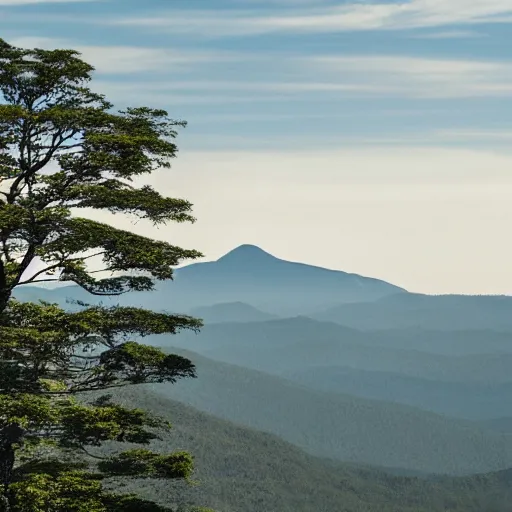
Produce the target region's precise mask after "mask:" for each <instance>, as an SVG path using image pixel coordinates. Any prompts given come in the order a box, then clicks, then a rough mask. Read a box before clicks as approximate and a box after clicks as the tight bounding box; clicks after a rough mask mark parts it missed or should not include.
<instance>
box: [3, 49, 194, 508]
mask: <svg viewBox="0 0 512 512" xmlns="http://www.w3.org/2000/svg"><path fill="white" fill-rule="evenodd" d="M92 71H93V67H92V66H90V65H89V64H87V63H85V62H83V61H82V60H81V59H80V58H79V53H78V52H76V51H73V50H52V51H49V50H42V49H33V50H26V49H21V48H15V47H13V46H11V45H9V44H7V43H6V42H5V41H3V40H2V39H0V182H1V183H2V191H0V481H5V483H6V486H5V487H6V488H5V490H3V489H2V491H3V496H0V501H1V500H2V499H3V502H2V503H0V508H2V506H3V507H4V508H6V507H7V505H6V503H9V506H8V507H7V508H8V509H9V511H10V512H29V511H30V512H50V511H51V512H107V511H119V512H120V511H121V510H123V511H130V510H132V511H135V510H137V512H163V511H165V510H170V509H168V508H165V507H162V506H161V505H159V504H157V503H155V502H153V501H148V500H144V499H142V498H139V497H137V496H136V495H133V494H126V495H119V494H112V492H110V491H108V490H107V489H106V487H104V479H105V478H106V477H107V476H112V475H120V474H122V475H124V476H125V477H129V476H133V477H135V476H149V475H150V476H152V477H154V478H155V477H157V478H162V479H174V480H176V479H177V480H179V479H181V480H184V481H188V480H189V479H190V476H191V474H192V471H193V459H192V456H191V455H189V454H187V453H185V452H183V451H181V450H178V451H176V452H173V453H158V454H157V453H153V452H152V451H151V450H150V449H149V448H148V449H143V450H141V449H139V450H136V449H132V450H129V451H125V452H122V453H121V454H119V455H117V456H110V457H107V458H106V459H105V458H103V457H101V456H98V455H95V454H93V453H91V452H90V451H89V450H90V449H93V450H94V449H96V450H97V449H98V448H99V447H101V446H102V445H103V444H104V443H106V442H116V443H137V444H142V445H149V444H150V443H151V442H152V441H154V440H156V439H158V438H159V436H160V435H161V432H163V431H165V430H168V429H169V428H170V424H169V422H168V421H163V420H161V419H159V418H157V417H154V416H152V415H150V414H148V413H146V412H145V411H144V410H143V409H134V408H131V407H128V406H121V405H119V404H114V403H112V402H111V401H110V399H109V396H108V395H103V396H99V397H97V398H96V400H95V401H94V402H92V403H87V402H86V401H84V400H83V395H81V394H80V393H83V392H87V391H93V390H97V391H102V390H105V389H109V388H118V387H123V386H126V385H130V384H135V383H157V382H171V383H172V382H175V381H176V380H177V379H180V378H185V377H195V367H194V365H193V364H192V362H191V361H189V360H188V359H186V358H183V357H180V356H177V355H172V354H165V353H163V352H161V351H160V350H158V349H155V348H152V347H149V346H145V345H142V344H140V343H138V342H137V338H141V337H144V336H148V335H152V334H163V333H168V334H174V333H176V332H178V331H180V330H182V329H192V330H197V329H199V327H201V322H200V321H198V320H197V319H194V318H192V317H189V316H186V315H168V314H163V313H155V312H151V311H147V310H144V309H141V308H128V307H118V306H115V307H110V308H106V307H102V306H92V307H89V306H88V305H87V304H84V303H81V304H80V306H82V309H80V310H79V311H75V312H73V313H70V312H67V311H64V310H62V309H61V308H59V307H58V306H57V305H54V304H49V303H46V302H40V303H38V304H35V303H20V302H18V301H16V300H14V299H12V298H11V294H12V292H13V290H14V288H15V287H17V286H18V287H19V286H22V285H26V284H30V283H38V282H44V281H69V282H74V283H76V284H78V285H79V286H81V287H82V288H83V289H84V290H85V291H87V292H89V293H90V294H93V295H119V294H122V293H126V292H129V291H148V290H153V289H154V286H155V281H156V280H166V279H172V277H173V267H174V266H176V265H178V264H180V263H181V262H182V261H183V260H184V259H194V258H198V257H201V256H202V254H201V253H199V252H198V251H195V250H186V249H182V248H180V247H176V246H173V245H171V244H169V243H167V242H162V241H156V240H153V239H151V238H148V237H144V236H140V235H137V234H135V233H132V232H129V231H125V230H121V229H117V228H115V227H114V226H111V225H109V224H106V223H102V222H97V221H93V220H90V219H88V218H83V217H80V214H81V212H83V211H84V209H93V210H100V211H105V212H108V213H111V214H114V215H116V214H119V213H122V214H129V215H131V216H133V217H136V218H139V219H144V220H146V221H149V222H151V223H153V224H155V225H159V224H165V223H167V222H170V221H173V222H194V221H195V219H194V217H193V216H192V215H191V210H192V205H191V204H190V203H189V202H188V201H186V200H184V199H176V198H168V197H164V196H162V195H161V194H160V193H159V192H158V191H157V190H155V189H153V188H152V187H150V186H148V185H145V186H137V185H136V184H135V181H134V179H135V178H137V177H139V176H142V175H147V174H150V173H152V172H153V171H155V170H156V169H157V168H164V169H165V168H169V167H170V159H171V158H174V157H175V156H176V153H177V147H176V145H175V143H174V139H175V138H176V135H177V132H176V128H177V127H184V126H185V123H184V122H182V121H174V120H170V119H168V118H167V112H165V111H164V110H157V109H150V108H147V107H137V108H128V109H127V110H126V111H120V112H118V113H115V112H113V111H112V104H111V103H109V102H108V101H107V100H106V99H105V97H104V96H103V95H101V94H96V93H93V92H92V91H91V90H90V89H89V88H88V87H87V86H86V83H87V82H89V81H90V79H91V72H92ZM2 99H3V101H1V100H2ZM98 262H100V263H99V264H100V268H97V267H98ZM36 263H38V266H37V267H36V268H40V269H39V270H37V271H33V270H31V269H32V268H34V264H36ZM99 460H100V461H101V462H98V461H99ZM6 500H7V501H6Z"/></svg>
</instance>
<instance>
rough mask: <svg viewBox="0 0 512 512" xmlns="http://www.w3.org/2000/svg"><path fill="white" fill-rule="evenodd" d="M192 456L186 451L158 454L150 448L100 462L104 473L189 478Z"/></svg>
mask: <svg viewBox="0 0 512 512" xmlns="http://www.w3.org/2000/svg"><path fill="white" fill-rule="evenodd" d="M192 465H193V461H192V457H191V455H190V454H188V453H186V452H177V453H173V454H171V455H157V454H155V453H153V452H151V451H149V450H144V449H140V448H139V449H136V450H130V451H127V452H124V453H121V454H119V455H117V456H115V457H111V458H110V460H106V461H103V462H101V463H100V464H99V467H100V469H101V470H102V471H103V472H104V473H110V474H111V475H116V476H122V475H130V476H136V475H142V476H153V477H154V476H159V477H163V478H189V477H190V476H191V474H192Z"/></svg>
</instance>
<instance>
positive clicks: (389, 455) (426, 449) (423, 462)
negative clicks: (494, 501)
mask: <svg viewBox="0 0 512 512" xmlns="http://www.w3.org/2000/svg"><path fill="white" fill-rule="evenodd" d="M168 350H169V351H171V352H175V353H179V354H182V355H184V356H186V357H189V358H190V359H191V360H192V361H194V363H195V364H196V365H197V372H198V378H197V379H194V380H187V381H179V382H177V383H176V384H174V385H167V384H160V385H155V387H154V389H155V390H156V391H158V392H159V393H161V394H163V395H165V396H166V397H167V398H171V399H173V400H178V401H180V402H182V403H185V404H187V405H191V406H193V407H196V408H198V409H199V410H202V411H204V412H207V413H210V414H214V415H215V416H217V417H221V418H223V419H226V420H229V421H234V422H236V423H238V424H241V425H245V426H249V427H252V428H256V429H258V430H262V431H266V432H269V433H273V434H276V435H278V436H279V437H281V438H282V439H285V440H286V441H288V442H291V443H293V444H294V445H296V446H298V447H300V448H302V449H304V450H306V451H307V452H309V453H311V454H313V455H316V456H321V457H330V458H336V459H338V460H343V461H352V462H358V463H365V464H371V465H378V466H387V467H397V468H404V469H408V470H415V471H422V472H430V473H447V474H453V475H464V474H470V473H478V472H487V471H495V470H500V469H506V468H508V467H512V436H506V435H504V434H500V433H495V432H492V431H489V430H485V429H484V428H483V427H482V428H480V427H479V426H478V425H477V424H475V423H472V422H470V421H464V420H458V419H454V418H449V417H447V416H441V415H437V414H434V413H429V412H426V411H422V410H421V409H416V408H413V407H409V406H405V405H400V404H393V403H386V402H378V401H373V400H367V399H364V398H358V397H354V396H350V395H343V394H335V393H332V394H331V393H325V392H321V391H315V390H312V389H308V388H306V387H303V386H300V385H299V384H295V383H293V382H291V381H287V380H284V379H280V378H278V377H275V376H271V375H268V374H265V373H262V372H258V371H255V370H250V369H248V368H242V367H239V366H234V365H230V364H225V363H221V362H217V361H212V360H209V359H206V358H205V357H202V356H199V355H198V354H195V353H191V352H187V351H185V350H183V349H171V348H168Z"/></svg>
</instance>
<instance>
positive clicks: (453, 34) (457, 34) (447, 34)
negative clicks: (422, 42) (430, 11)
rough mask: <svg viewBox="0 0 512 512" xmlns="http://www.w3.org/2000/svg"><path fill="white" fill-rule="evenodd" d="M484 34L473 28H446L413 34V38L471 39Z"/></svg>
mask: <svg viewBox="0 0 512 512" xmlns="http://www.w3.org/2000/svg"><path fill="white" fill-rule="evenodd" d="M484 36H485V34H482V33H481V32H477V31H475V30H446V31H443V32H431V33H428V34H414V35H412V36H410V37H412V38H414V39H471V38H476V37H484Z"/></svg>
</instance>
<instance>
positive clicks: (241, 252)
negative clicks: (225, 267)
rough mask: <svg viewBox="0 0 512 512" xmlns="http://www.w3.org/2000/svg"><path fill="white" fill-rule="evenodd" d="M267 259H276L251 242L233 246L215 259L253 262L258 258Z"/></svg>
mask: <svg viewBox="0 0 512 512" xmlns="http://www.w3.org/2000/svg"><path fill="white" fill-rule="evenodd" d="M263 259H265V260H268V259H276V258H275V256H272V254H269V253H268V252H266V251H264V250H263V249H260V248H259V247H257V246H256V245H251V244H243V245H239V246H238V247H235V248H234V249H233V250H231V251H229V252H228V253H227V254H225V255H224V256H222V257H221V258H219V259H218V260H217V261H237V260H238V261H246V262H247V261H248V262H254V261H258V260H263Z"/></svg>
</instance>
